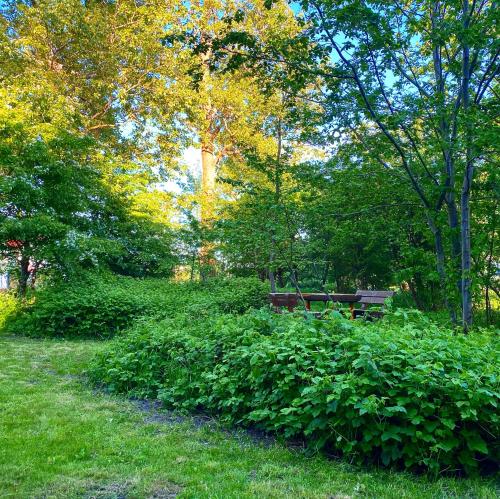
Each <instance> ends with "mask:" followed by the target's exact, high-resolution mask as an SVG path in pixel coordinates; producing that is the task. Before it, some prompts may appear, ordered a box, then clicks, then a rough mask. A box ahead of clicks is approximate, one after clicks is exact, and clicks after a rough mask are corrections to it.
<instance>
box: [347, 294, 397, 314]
mask: <svg viewBox="0 0 500 499" xmlns="http://www.w3.org/2000/svg"><path fill="white" fill-rule="evenodd" d="M356 294H357V295H359V296H361V298H360V300H359V303H360V304H361V308H360V309H355V310H353V318H354V319H356V318H357V317H362V316H364V315H367V317H371V318H373V317H375V318H377V319H380V318H382V317H383V316H384V311H383V307H384V304H385V300H387V298H391V297H392V296H393V295H394V291H369V290H366V289H358V290H357V291H356ZM370 305H380V306H381V307H382V310H369V309H368V307H369V306H370Z"/></svg>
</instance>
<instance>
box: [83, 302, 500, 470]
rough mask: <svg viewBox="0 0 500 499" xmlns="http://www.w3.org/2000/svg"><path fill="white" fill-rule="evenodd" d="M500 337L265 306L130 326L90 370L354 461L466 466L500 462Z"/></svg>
mask: <svg viewBox="0 0 500 499" xmlns="http://www.w3.org/2000/svg"><path fill="white" fill-rule="evenodd" d="M496 339H497V337H496V336H495V334H493V333H492V332H487V331H486V330H485V331H482V332H481V333H477V334H476V333H474V334H471V335H469V336H462V335H456V334H455V333H454V332H452V331H450V330H446V329H440V328H438V327H437V326H436V325H435V324H433V323H432V322H430V321H429V320H427V319H425V318H424V317H423V316H419V315H416V316H414V317H413V319H411V318H410V319H408V317H407V314H406V313H403V312H399V313H396V314H395V315H394V316H393V317H391V318H389V319H387V320H384V321H382V322H375V323H363V322H359V321H356V322H355V323H352V322H349V321H346V320H343V319H340V318H339V319H336V320H329V321H318V320H315V319H312V320H304V319H303V318H302V317H300V318H297V317H294V316H292V315H288V314H286V315H272V314H270V313H268V312H266V311H258V312H252V313H249V314H246V315H243V316H241V317H235V316H232V315H226V316H221V317H218V318H212V319H210V320H208V321H196V322H193V321H192V319H191V317H190V316H180V317H177V318H176V319H175V320H171V319H167V320H164V321H162V322H159V323H158V322H151V321H141V322H139V323H137V324H136V326H135V327H134V328H133V329H132V330H131V331H130V332H129V333H128V334H127V335H125V336H123V337H120V338H119V339H118V340H117V341H115V342H113V343H112V344H111V345H110V347H109V348H108V349H107V350H106V351H105V352H104V353H103V354H101V355H100V356H99V358H98V359H97V361H96V363H95V365H94V367H93V369H92V370H91V376H92V378H93V379H94V380H95V381H96V382H99V383H104V384H105V385H107V386H108V388H109V389H110V390H112V391H115V392H125V393H128V394H130V395H134V396H140V397H143V396H158V397H159V398H160V399H161V400H163V401H164V402H165V404H166V405H167V406H168V407H174V408H180V409H188V410H194V409H204V410H208V411H213V412H216V413H219V414H222V415H223V416H225V417H226V419H227V420H228V421H230V422H233V423H240V424H244V425H256V426H257V427H259V428H262V429H264V430H267V431H271V432H278V433H283V434H284V435H285V436H286V437H290V438H297V437H299V438H305V439H306V440H307V441H308V442H309V445H310V447H312V448H315V449H320V448H326V449H327V450H329V451H330V452H334V453H337V454H338V453H340V454H342V455H344V456H346V457H349V458H350V459H352V460H355V461H357V462H376V463H380V464H383V465H396V466H398V467H405V468H408V469H412V470H423V469H428V470H432V471H436V472H437V471H449V472H454V471H457V470H465V471H466V472H473V471H474V470H476V469H478V468H481V467H482V466H487V465H488V463H489V464H490V465H491V463H493V462H494V461H495V459H497V458H498V452H499V448H498V436H499V431H500V427H499V418H498V413H497V409H498V403H499V398H500V394H499V392H498V363H499V361H500V350H499V348H498V342H497V341H496Z"/></svg>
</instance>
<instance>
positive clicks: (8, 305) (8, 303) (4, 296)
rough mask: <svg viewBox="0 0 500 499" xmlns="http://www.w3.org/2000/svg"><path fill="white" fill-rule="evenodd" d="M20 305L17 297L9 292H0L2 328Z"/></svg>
mask: <svg viewBox="0 0 500 499" xmlns="http://www.w3.org/2000/svg"><path fill="white" fill-rule="evenodd" d="M18 305H19V302H18V300H17V299H16V297H15V296H14V295H13V294H11V293H7V292H0V329H2V327H3V326H4V324H5V321H6V320H7V318H8V317H9V316H10V315H11V314H13V313H14V312H15V310H16V309H17V307H18Z"/></svg>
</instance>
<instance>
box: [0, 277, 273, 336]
mask: <svg viewBox="0 0 500 499" xmlns="http://www.w3.org/2000/svg"><path fill="white" fill-rule="evenodd" d="M266 298H267V286H266V285H265V284H264V283H262V282H261V281H259V280H258V279H252V278H247V279H244V278H239V279H227V280H223V279H213V280H212V281H207V282H206V283H198V282H193V283H173V282H171V281H168V280H165V279H134V278H131V277H122V276H115V275H107V274H105V275H87V276H85V277H83V278H81V279H80V280H78V281H74V280H73V281H71V282H69V283H63V284H59V285H58V286H52V287H48V288H46V289H43V290H41V291H40V292H38V293H37V294H36V296H35V299H34V300H32V301H30V302H28V303H26V304H25V305H24V306H23V307H21V308H20V309H19V310H18V311H17V313H15V314H13V315H11V316H10V317H9V319H8V321H7V322H6V324H5V326H4V328H5V329H6V330H8V331H10V332H13V333H18V334H25V335H28V336H38V337H41V336H45V337H52V336H73V337H110V336H112V335H113V334H115V333H116V332H118V331H121V330H123V329H125V328H127V327H129V326H130V325H131V324H132V323H133V321H134V320H136V319H138V318H139V317H155V318H157V319H159V318H165V317H173V316H175V315H178V314H179V313H185V314H188V315H190V316H191V317H196V318H199V317H209V316H211V315H213V314H216V313H220V312H221V311H224V312H233V313H241V312H243V311H245V310H248V309H249V308H251V307H261V306H262V305H263V304H264V303H265V301H266Z"/></svg>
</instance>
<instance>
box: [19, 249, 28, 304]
mask: <svg viewBox="0 0 500 499" xmlns="http://www.w3.org/2000/svg"><path fill="white" fill-rule="evenodd" d="M29 265H30V259H29V257H27V256H24V255H23V256H21V260H20V261H19V282H18V284H17V295H18V296H19V297H20V298H24V297H25V296H26V290H27V288H28V279H29V276H30V272H29Z"/></svg>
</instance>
